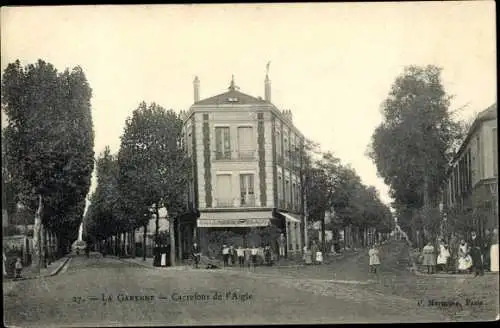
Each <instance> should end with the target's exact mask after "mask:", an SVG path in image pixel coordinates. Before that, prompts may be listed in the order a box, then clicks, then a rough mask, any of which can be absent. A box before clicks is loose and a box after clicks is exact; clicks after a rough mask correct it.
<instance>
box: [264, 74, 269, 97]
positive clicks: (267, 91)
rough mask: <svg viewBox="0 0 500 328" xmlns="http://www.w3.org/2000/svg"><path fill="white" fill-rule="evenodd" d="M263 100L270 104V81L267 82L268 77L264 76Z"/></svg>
mask: <svg viewBox="0 0 500 328" xmlns="http://www.w3.org/2000/svg"><path fill="white" fill-rule="evenodd" d="M264 85H265V89H264V99H265V100H266V101H268V102H271V80H269V75H267V74H266V80H265V82H264Z"/></svg>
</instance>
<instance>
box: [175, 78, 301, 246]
mask: <svg viewBox="0 0 500 328" xmlns="http://www.w3.org/2000/svg"><path fill="white" fill-rule="evenodd" d="M199 83H200V82H199V80H198V77H196V78H195V80H194V104H193V105H192V106H191V108H190V110H189V111H188V112H183V113H182V115H183V118H184V128H183V134H184V144H185V148H186V151H187V152H188V154H189V155H190V156H191V157H192V159H193V173H194V174H193V176H194V179H193V181H192V183H191V185H190V190H189V197H188V198H189V202H190V204H191V206H192V207H194V208H197V209H199V212H200V217H199V218H198V220H197V221H196V222H195V224H193V225H191V226H190V227H189V228H188V230H189V229H193V235H195V234H196V236H193V237H192V238H195V239H196V240H198V241H199V243H200V246H201V247H202V250H203V249H206V248H207V247H208V243H209V241H208V239H207V238H208V234H209V233H210V232H211V231H216V230H230V231H233V232H235V233H236V234H238V235H240V236H241V243H242V244H246V245H248V246H250V244H259V240H248V239H247V236H248V232H249V231H250V229H251V228H261V227H266V226H269V225H275V226H277V227H278V228H280V229H281V231H282V233H283V234H284V236H285V238H286V243H287V247H286V249H287V251H288V253H289V254H290V253H297V252H300V250H301V248H302V243H303V239H304V237H303V213H304V209H303V199H304V198H303V197H304V195H303V194H302V192H301V185H302V174H301V172H302V170H301V167H302V151H301V149H302V148H303V145H304V136H303V134H302V133H301V132H300V131H299V130H298V129H297V128H296V127H295V125H294V124H293V119H292V113H291V111H290V110H278V108H276V106H275V105H273V104H272V103H271V82H270V80H269V77H268V76H267V75H266V79H265V99H262V98H260V97H258V98H257V97H253V96H250V95H247V94H245V93H243V92H240V91H239V88H238V87H237V86H236V84H235V81H234V77H233V79H232V80H231V83H230V86H229V88H228V91H227V92H224V93H222V94H219V95H216V96H213V97H210V98H207V99H203V100H200V95H199ZM185 235H186V236H188V235H189V233H187V232H186V233H185ZM188 237H189V236H188Z"/></svg>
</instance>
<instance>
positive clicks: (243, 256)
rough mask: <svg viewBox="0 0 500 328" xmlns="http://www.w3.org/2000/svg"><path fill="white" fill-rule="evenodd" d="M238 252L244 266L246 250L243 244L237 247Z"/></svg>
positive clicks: (240, 261) (241, 266)
mask: <svg viewBox="0 0 500 328" xmlns="http://www.w3.org/2000/svg"><path fill="white" fill-rule="evenodd" d="M236 254H237V255H238V263H239V265H240V268H243V267H244V265H245V250H244V249H243V248H242V247H241V245H240V246H238V248H237V249H236Z"/></svg>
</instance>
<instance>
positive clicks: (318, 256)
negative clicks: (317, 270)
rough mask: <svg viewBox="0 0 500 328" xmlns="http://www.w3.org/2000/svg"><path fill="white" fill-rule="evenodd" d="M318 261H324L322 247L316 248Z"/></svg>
mask: <svg viewBox="0 0 500 328" xmlns="http://www.w3.org/2000/svg"><path fill="white" fill-rule="evenodd" d="M316 263H317V264H322V263H323V252H322V251H321V250H320V249H318V250H316Z"/></svg>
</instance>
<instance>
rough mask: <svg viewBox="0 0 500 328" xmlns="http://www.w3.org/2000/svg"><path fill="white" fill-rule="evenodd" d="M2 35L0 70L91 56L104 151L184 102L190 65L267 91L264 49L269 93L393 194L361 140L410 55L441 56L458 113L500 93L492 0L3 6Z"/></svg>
mask: <svg viewBox="0 0 500 328" xmlns="http://www.w3.org/2000/svg"><path fill="white" fill-rule="evenodd" d="M1 46H2V48H1V66H2V71H3V70H4V69H5V67H6V66H7V64H8V63H10V62H13V61H14V60H16V59H19V60H20V61H21V62H22V63H23V64H25V65H26V64H29V63H34V62H35V61H36V60H37V59H39V58H41V59H43V60H45V61H47V62H50V63H52V64H53V65H54V66H55V67H56V68H57V69H58V70H59V71H63V70H64V69H66V68H72V67H75V66H77V65H79V66H81V67H82V68H83V70H84V72H85V74H86V76H87V79H88V81H89V83H90V86H91V87H92V89H93V97H92V114H93V122H94V130H95V151H96V156H97V154H99V153H100V152H102V151H103V149H104V147H105V146H106V145H109V146H110V147H111V150H112V151H113V152H117V151H118V149H119V146H120V135H121V134H122V132H123V128H124V123H125V120H126V119H127V117H129V116H130V115H131V113H132V111H133V110H134V109H135V108H137V106H138V104H139V103H140V102H141V101H146V102H156V103H158V104H160V105H162V106H163V107H165V108H172V109H174V110H177V111H178V110H181V109H185V110H187V109H189V107H190V106H191V105H192V103H193V85H192V81H193V79H194V77H195V76H198V77H199V79H200V96H201V98H202V99H203V98H208V97H210V96H213V95H216V94H219V93H222V92H225V91H226V90H227V88H228V86H229V83H230V80H231V75H232V74H234V76H235V81H236V84H237V85H238V86H239V87H240V91H242V92H244V93H247V94H250V95H253V96H256V97H258V96H262V97H263V96H264V78H265V74H266V64H267V63H268V62H269V61H270V62H271V64H270V70H269V76H270V79H271V81H272V101H273V103H274V104H275V105H276V106H277V107H278V108H280V109H290V110H292V112H293V121H294V124H295V125H296V126H297V127H298V128H299V129H300V130H301V131H302V132H303V133H304V134H305V135H306V136H307V137H308V138H311V139H312V140H314V141H316V142H318V143H319V144H320V145H321V148H322V150H325V151H327V150H329V151H333V152H334V153H335V155H336V156H337V157H339V158H341V159H342V161H343V163H345V164H350V165H351V166H352V167H353V168H355V169H356V171H357V173H358V174H359V175H360V176H361V178H362V181H363V182H364V183H365V184H367V185H373V186H375V187H376V188H377V189H378V190H379V193H380V196H381V199H382V200H383V201H384V202H385V203H387V204H389V203H390V201H391V199H390V197H389V195H388V187H387V186H386V185H385V184H384V182H383V179H382V178H379V177H378V176H377V169H376V166H375V165H374V163H373V162H372V161H371V160H370V159H369V158H368V157H367V156H366V150H367V146H368V144H369V143H370V140H371V135H372V133H373V131H374V129H375V128H376V126H377V125H378V124H379V123H380V122H381V121H382V116H381V113H380V104H381V103H382V101H383V100H384V99H385V98H386V97H387V94H388V92H389V90H390V87H391V85H392V83H393V82H394V80H395V78H396V77H397V76H398V75H400V74H401V73H402V72H403V69H404V67H405V66H407V65H427V64H433V65H438V66H440V67H442V68H443V73H442V78H443V84H444V87H445V89H446V91H447V92H448V93H449V94H451V95H453V96H454V98H453V100H452V104H451V108H452V109H455V108H461V107H463V106H465V107H464V109H463V110H462V111H461V112H460V114H459V115H460V117H461V118H464V119H466V118H470V117H471V116H472V115H474V113H477V112H479V111H481V110H483V109H485V108H486V107H488V106H490V105H491V104H493V103H494V102H496V99H497V98H496V89H497V85H496V81H497V80H496V71H497V69H496V35H495V4H494V2H493V1H470V2H468V1H462V2H451V1H449V2H411V3H405V2H390V3H322V4H313V3H302V4H262V5H259V4H251V5H240V4H218V5H215V4H212V5H134V6H130V5H128V6H71V7H66V6H60V7H19V8H15V7H9V8H6V7H2V8H1ZM2 122H3V123H2V124H4V123H5V118H4V117H2ZM94 188H95V179H93V183H92V187H91V189H94Z"/></svg>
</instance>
